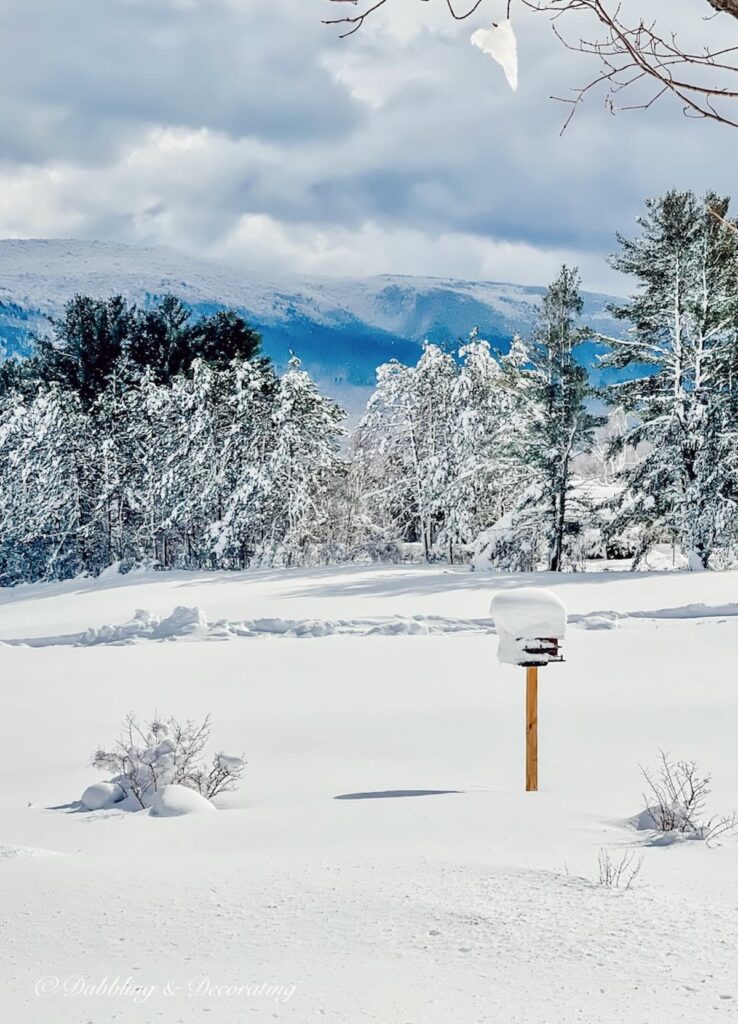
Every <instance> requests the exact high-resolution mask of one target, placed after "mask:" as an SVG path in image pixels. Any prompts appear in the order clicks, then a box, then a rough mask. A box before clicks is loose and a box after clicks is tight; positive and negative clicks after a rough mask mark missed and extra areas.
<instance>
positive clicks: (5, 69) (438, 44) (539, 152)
mask: <svg viewBox="0 0 738 1024" xmlns="http://www.w3.org/2000/svg"><path fill="white" fill-rule="evenodd" d="M627 2H631V0H627ZM651 2H652V3H656V7H657V8H660V9H661V12H662V14H663V9H664V5H663V3H660V2H657V0H651ZM698 2H701V0H669V7H670V8H671V9H673V10H675V11H676V10H677V9H679V13H678V17H680V18H681V19H682V21H683V23H684V24H685V26H686V27H687V29H689V27H690V25H692V24H693V23H694V21H697V22H699V18H697V15H696V12H695V5H696V3H698ZM338 6H339V5H336V4H330V3H329V2H328V0H0V140H2V141H1V142H0V236H2V237H77V238H99V239H114V240H118V241H124V242H132V243H146V244H159V245H166V246H169V247H171V248H176V249H180V250H183V251H186V252H188V253H190V254H193V255H200V256H206V257H211V258H216V259H225V260H227V261H229V262H231V263H237V264H239V265H241V266H244V267H247V268H248V267H250V266H253V267H259V268H261V269H269V270H272V271H277V272H280V273H281V272H285V273H287V272H290V273H292V272H297V273H320V274H358V275H363V274H374V273H382V272H392V273H408V274H435V275H443V276H457V277H467V278H470V277H474V278H486V279H494V280H507V281H515V282H519V283H531V284H540V283H545V282H546V280H547V279H548V278H549V277H550V275H551V274H552V272H553V271H554V269H555V268H556V266H557V264H558V263H560V262H561V260H562V259H567V260H570V261H575V262H577V263H578V264H579V265H580V267H581V269H582V274H583V277H584V281H585V284H586V285H587V286H588V287H590V288H599V289H608V290H613V289H617V278H616V277H615V276H614V275H613V273H612V272H611V271H609V270H608V268H607V265H606V262H605V257H606V255H607V253H608V252H610V251H612V249H613V247H614V235H615V231H616V230H622V231H623V232H624V233H626V234H627V233H629V232H630V231H631V230H632V225H633V219H634V217H635V216H636V215H637V213H638V212H639V210H640V208H641V206H642V202H643V199H644V198H645V197H646V196H648V195H656V194H659V193H660V192H662V191H664V190H665V189H667V188H669V187H673V186H678V187H690V188H694V189H696V190H699V191H702V190H704V189H706V188H709V187H712V188H715V189H717V190H719V191H723V192H728V193H729V192H730V190H731V189H735V188H736V184H737V183H736V177H735V168H736V166H738V131H735V130H731V129H728V128H719V127H716V126H712V125H709V124H707V123H704V122H694V121H691V122H690V121H686V120H685V119H684V118H683V117H682V116H681V114H680V112H679V110H678V109H677V108H675V107H674V106H672V105H671V104H670V103H662V105H661V106H659V107H657V108H655V109H654V110H652V111H650V112H648V113H622V114H620V115H618V116H617V117H612V116H611V115H609V114H607V113H606V112H605V111H604V109H603V106H602V97H593V98H592V99H591V100H589V101H588V102H587V104H586V105H585V106H584V107H583V108H582V109H581V110H580V112H579V113H578V115H577V117H576V118H575V120H574V122H573V123H572V125H571V127H570V128H569V129H568V130H567V132H566V133H565V135H564V137H563V138H560V137H559V129H560V128H561V125H562V121H563V118H564V116H565V110H564V108H563V107H562V106H561V105H560V104H556V103H555V102H552V101H550V100H549V98H548V97H549V96H550V95H551V94H552V93H553V94H556V93H558V94H564V93H565V92H566V90H567V89H569V88H570V87H571V86H575V85H582V84H584V82H585V81H586V80H587V77H588V72H589V71H590V70H592V69H591V66H590V65H588V64H587V63H586V58H584V57H580V56H578V55H574V54H570V53H567V52H566V51H565V50H563V49H562V47H561V46H560V44H557V43H556V41H555V39H554V38H553V37H552V36H551V32H550V28H549V26H548V25H547V24H546V22H545V20H544V19H542V18H541V17H536V16H533V15H530V14H528V15H525V14H524V13H523V12H522V11H521V12H520V16H519V17H518V19H517V32H518V37H519V46H520V88H519V90H518V92H517V93H515V94H513V93H512V92H511V91H510V90H509V89H508V87H507V85H506V84H505V80H504V77H503V75H502V73H501V71H500V69H499V68H498V67H497V66H496V65H495V64H494V63H493V62H492V61H491V60H490V59H489V58H488V57H485V56H484V55H483V54H481V53H480V52H479V51H477V50H475V49H473V48H472V47H471V45H470V44H469V36H470V34H471V32H472V31H473V29H475V28H477V27H479V26H480V25H484V26H487V25H488V24H489V23H490V22H491V21H492V20H493V19H494V18H495V17H499V16H500V15H501V14H502V8H503V6H504V0H485V2H484V3H483V5H482V7H481V9H480V11H479V12H478V14H477V15H476V16H475V17H474V18H473V19H471V20H470V21H468V22H462V23H460V24H457V23H454V22H452V21H451V20H450V19H449V18H448V16H447V15H446V14H445V11H444V7H443V3H442V0H430V2H429V3H419V2H418V0H390V2H389V3H388V4H387V5H386V7H385V8H384V9H383V11H381V12H379V13H378V14H377V15H375V16H374V17H373V19H372V21H371V23H370V24H369V23H368V24H367V26H366V27H365V28H364V29H363V30H362V31H361V32H359V33H357V34H356V35H354V36H353V37H352V38H351V39H348V40H344V41H341V40H339V39H338V38H337V33H336V32H335V31H334V30H332V29H330V28H327V27H325V26H323V25H321V24H320V20H321V18H322V17H325V16H327V15H330V13H332V12H333V11H335V10H336V9H337V8H338ZM638 6H639V8H641V9H642V8H643V6H644V4H643V0H640V2H639V4H638ZM697 28H698V29H699V30H701V26H700V25H699V24H698V26H697ZM727 30H730V31H732V30H733V26H732V25H730V24H728V26H727ZM722 31H726V27H725V26H723V27H722Z"/></svg>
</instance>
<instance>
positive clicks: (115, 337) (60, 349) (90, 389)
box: [29, 295, 136, 407]
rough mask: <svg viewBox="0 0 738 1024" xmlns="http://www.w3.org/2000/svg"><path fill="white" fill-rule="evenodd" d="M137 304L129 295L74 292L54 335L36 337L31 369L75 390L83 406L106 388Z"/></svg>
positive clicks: (48, 380)
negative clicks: (92, 295)
mask: <svg viewBox="0 0 738 1024" xmlns="http://www.w3.org/2000/svg"><path fill="white" fill-rule="evenodd" d="M135 320H136V312H135V309H134V308H132V307H129V306H128V304H127V303H126V301H125V299H124V298H123V297H122V296H120V295H115V296H113V298H111V299H91V298H89V297H88V296H85V295H76V296H75V297H74V298H73V299H72V300H71V301H70V302H68V303H67V305H66V307H65V309H64V315H63V317H62V318H61V319H60V320H57V321H55V322H54V338H53V339H49V338H42V339H41V340H39V341H38V342H37V353H36V358H35V360H34V361H33V363H32V364H31V365H30V366H29V373H31V374H32V375H36V376H38V378H39V379H40V380H41V381H42V382H44V383H57V384H60V385H61V386H62V387H63V388H65V389H68V390H71V391H74V392H76V394H78V395H79V397H80V399H81V400H82V403H83V405H84V406H85V407H89V406H90V405H92V403H93V402H94V401H95V399H96V398H97V397H98V396H99V395H100V394H101V393H102V391H103V390H104V389H105V386H106V384H107V382H108V380H109V379H110V377H111V376H112V374H113V372H114V371H115V369H116V367H117V366H118V364H119V362H120V360H121V358H122V356H123V354H124V352H125V350H126V348H127V346H128V343H129V340H130V337H131V333H132V330H133V327H134V324H135Z"/></svg>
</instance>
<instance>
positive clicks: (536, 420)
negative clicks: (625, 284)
mask: <svg viewBox="0 0 738 1024" xmlns="http://www.w3.org/2000/svg"><path fill="white" fill-rule="evenodd" d="M728 206H729V200H728V199H726V198H722V197H719V196H717V195H714V194H712V193H708V194H707V195H706V196H704V197H698V196H696V195H695V194H694V193H691V192H677V191H672V192H669V193H667V194H665V195H664V196H662V197H661V198H659V199H654V200H650V201H648V202H647V203H646V207H645V210H644V212H643V214H642V216H641V217H640V218H639V221H638V231H637V233H636V235H635V237H633V238H626V237H621V236H619V237H618V251H617V253H616V254H615V255H614V256H613V257H612V258H611V262H612V265H613V266H614V267H615V269H617V270H619V271H621V272H622V273H623V274H624V275H627V276H628V278H629V280H630V282H631V286H632V295H631V297H630V299H628V300H626V301H623V302H620V303H618V302H613V305H612V307H611V310H610V312H611V313H612V315H613V316H614V317H615V318H616V320H617V321H618V322H620V323H622V328H623V329H622V333H621V334H620V335H619V336H617V337H615V336H613V337H609V336H607V337H606V336H604V335H602V334H599V333H597V332H596V331H594V330H593V329H592V328H591V327H585V326H583V325H582V323H581V314H582V300H581V297H580V281H579V275H578V272H577V270H576V268H571V267H566V266H564V267H562V268H561V271H560V273H559V274H558V276H557V277H556V278H555V280H553V281H552V282H551V284H550V286H549V287H548V290H547V292H546V294H545V296H544V297H543V300H542V302H541V305H540V311H539V317H538V323H537V325H536V327H535V329H534V330H533V331H532V332H531V334H530V336H529V337H525V338H522V337H518V336H516V337H515V338H513V339H512V342H511V344H510V346H509V350H508V351H505V352H504V353H503V352H501V351H497V350H496V349H493V347H492V346H491V345H490V344H489V343H488V342H487V341H485V340H484V339H483V338H482V337H480V336H479V333H478V331H477V330H476V329H475V328H474V325H473V324H472V325H470V334H469V337H468V338H467V339H465V340H464V341H463V342H462V343H460V344H459V346H458V347H455V348H451V347H450V346H440V345H436V344H428V343H426V344H425V345H424V346H423V348H422V351H421V353H420V357H419V359H418V362H417V364H416V365H413V366H407V365H402V364H400V363H399V362H390V363H387V364H385V365H383V366H380V367H379V368H378V370H377V381H376V389H375V391H374V394H373V395H372V397H371V399H370V401H369V403H368V406H367V409H366V412H365V414H364V416H363V418H362V419H361V421H360V422H359V423H358V425H357V426H356V427H355V428H354V429H353V430H352V431H351V432H350V433H349V432H347V429H346V426H345V419H346V416H345V413H344V411H343V410H342V409H341V408H340V407H339V405H338V404H337V403H336V402H335V401H334V400H332V399H331V398H329V397H327V396H326V395H324V394H322V393H321V391H320V389H319V388H318V386H317V385H316V383H315V382H314V381H313V380H312V379H311V378H310V376H309V375H308V373H306V372H305V371H304V370H303V369H302V368H301V366H300V363H299V360H298V359H297V358H293V359H292V360H291V362H290V364H289V366H288V367H287V369H286V371H285V372H284V373H282V374H278V373H277V372H276V370H275V368H274V366H273V365H272V364H271V363H270V362H269V360H268V359H266V358H265V357H264V356H263V355H262V354H261V351H260V338H259V335H258V333H257V332H256V331H254V330H253V329H252V328H251V327H250V326H249V325H248V324H247V323H246V322H245V321H244V320H243V319H242V318H241V317H240V316H238V315H237V314H236V313H234V312H232V311H221V312H218V313H215V314H213V315H212V316H208V317H204V318H201V319H194V318H193V316H192V314H191V313H190V311H189V310H188V309H187V308H186V307H185V306H184V305H183V304H182V303H181V302H180V301H179V300H178V299H177V298H175V297H173V296H166V297H164V298H163V299H161V300H159V301H158V302H156V303H154V304H153V305H151V307H150V308H145V309H140V308H137V307H135V306H133V305H131V304H130V303H128V302H127V301H126V300H125V299H124V298H123V297H121V296H113V297H111V298H108V299H97V298H91V297H89V296H79V295H78V296H75V297H74V298H73V299H72V300H71V301H70V302H69V303H68V304H67V306H66V309H65V311H64V314H63V316H61V317H60V318H59V319H58V321H56V322H55V323H54V325H53V334H52V336H50V337H44V338H39V339H38V340H37V342H36V345H35V351H34V354H33V355H32V356H31V357H30V358H28V359H26V360H7V361H6V362H4V363H3V364H1V365H0V583H1V584H2V585H5V586H8V585H13V584H16V583H19V582H28V581H34V580H41V579H62V578H69V577H73V576H75V575H78V574H80V573H88V574H97V573H99V572H100V571H102V570H103V569H105V568H106V567H108V566H111V565H118V566H119V567H120V568H121V569H122V570H124V571H125V570H127V569H130V568H133V567H135V566H140V565H148V566H156V567H160V568H162V569H167V568H213V569H236V568H245V567H249V566H264V565H274V566H286V565H301V564H314V563H319V562H331V561H349V560H363V561H366V560H384V559H386V560H405V559H425V560H429V561H435V560H448V561H450V562H465V561H471V562H472V564H473V565H475V566H476V567H478V568H479V567H484V566H486V565H489V566H495V567H501V568H507V569H511V570H532V569H536V568H542V569H549V570H553V571H562V570H571V569H576V568H580V567H582V566H583V565H584V563H585V562H586V561H587V560H588V559H592V558H603V559H604V558H614V557H628V558H630V559H632V560H633V564H634V566H636V567H637V566H638V564H639V563H640V562H641V561H642V560H643V558H644V557H645V556H646V555H647V554H648V552H649V551H650V550H651V549H652V548H653V547H654V545H657V544H664V543H669V544H672V545H673V546H674V548H675V550H676V549H678V550H679V552H680V555H681V557H682V558H683V559H684V562H685V564H687V565H688V566H689V567H690V568H693V569H703V568H709V567H718V566H723V565H726V564H730V563H731V561H732V560H733V557H734V552H735V551H736V546H737V545H738V465H736V451H737V445H736V440H737V439H738V393H737V389H738V228H737V227H736V223H735V222H734V221H732V220H731V219H730V218H729V215H728ZM585 341H595V342H596V343H597V344H598V345H600V346H601V350H602V352H603V353H604V354H603V355H602V356H601V357H599V359H600V364H601V366H600V368H601V369H602V370H603V371H605V374H606V377H607V371H612V373H611V374H610V378H609V379H610V380H611V382H610V383H608V384H606V385H605V386H603V387H600V388H598V389H595V388H594V387H593V386H592V384H591V379H590V377H591V375H590V373H589V372H588V367H587V366H586V365H585V361H584V360H583V359H582V358H581V356H580V347H581V346H582V345H583V343H584V342H585ZM293 347H294V349H295V350H296V351H298V352H299V338H295V343H294V346H293Z"/></svg>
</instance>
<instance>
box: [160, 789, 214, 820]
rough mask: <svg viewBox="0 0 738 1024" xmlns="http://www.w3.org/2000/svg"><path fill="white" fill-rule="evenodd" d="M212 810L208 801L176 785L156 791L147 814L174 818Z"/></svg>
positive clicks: (193, 791)
mask: <svg viewBox="0 0 738 1024" xmlns="http://www.w3.org/2000/svg"><path fill="white" fill-rule="evenodd" d="M214 810H215V807H214V806H213V805H212V804H211V803H210V801H209V800H206V799H205V797H204V796H200V794H199V793H197V792H196V791H195V790H194V789H188V788H187V786H177V785H171V786H164V787H163V788H162V789H158V790H157V791H156V793H154V795H153V797H152V798H151V804H150V805H149V814H151V815H153V816H154V817H155V818H174V817H177V816H178V815H180V814H200V813H201V812H202V811H214Z"/></svg>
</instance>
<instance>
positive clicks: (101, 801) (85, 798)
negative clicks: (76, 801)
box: [80, 782, 125, 811]
mask: <svg viewBox="0 0 738 1024" xmlns="http://www.w3.org/2000/svg"><path fill="white" fill-rule="evenodd" d="M124 797H125V793H124V792H123V790H122V789H121V788H120V786H118V785H117V784H116V783H115V782H95V783H94V784H93V785H92V786H88V787H87V789H86V790H85V791H84V793H83V794H82V797H81V799H80V803H81V804H82V806H83V807H84V808H85V810H87V811H101V810H103V809H104V808H106V807H112V806H113V804H117V803H120V801H121V800H122V799H123V798H124Z"/></svg>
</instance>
